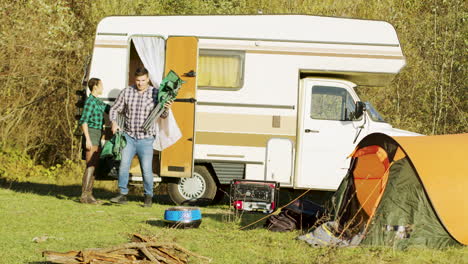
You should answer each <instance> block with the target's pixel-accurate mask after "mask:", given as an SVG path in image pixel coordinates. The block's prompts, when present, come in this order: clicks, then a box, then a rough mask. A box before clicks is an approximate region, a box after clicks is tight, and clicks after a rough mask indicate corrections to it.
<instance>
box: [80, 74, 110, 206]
mask: <svg viewBox="0 0 468 264" xmlns="http://www.w3.org/2000/svg"><path fill="white" fill-rule="evenodd" d="M88 88H89V90H90V91H91V94H90V95H89V97H88V98H87V99H86V102H85V105H84V109H83V113H82V115H81V118H80V121H79V124H80V126H81V129H82V130H83V134H84V140H85V141H86V144H85V146H86V170H85V172H84V175H83V183H82V188H81V198H80V202H82V203H86V204H97V201H96V199H95V198H94V197H93V184H94V171H95V169H96V166H97V165H98V162H99V151H100V146H99V145H100V141H101V136H102V125H103V123H104V112H106V113H109V109H110V106H109V105H108V104H106V103H104V102H103V101H101V100H100V99H99V98H97V97H98V96H99V95H101V94H102V90H103V86H102V81H101V80H100V79H98V78H91V79H89V81H88Z"/></svg>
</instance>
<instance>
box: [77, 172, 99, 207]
mask: <svg viewBox="0 0 468 264" xmlns="http://www.w3.org/2000/svg"><path fill="white" fill-rule="evenodd" d="M93 185H94V167H87V168H86V170H85V173H84V175H83V182H82V186H81V198H80V202H81V203H86V204H97V203H98V202H97V201H96V199H94V197H93Z"/></svg>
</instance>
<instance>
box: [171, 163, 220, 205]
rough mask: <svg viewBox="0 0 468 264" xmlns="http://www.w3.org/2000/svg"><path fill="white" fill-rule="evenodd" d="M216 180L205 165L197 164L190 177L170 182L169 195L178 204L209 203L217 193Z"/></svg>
mask: <svg viewBox="0 0 468 264" xmlns="http://www.w3.org/2000/svg"><path fill="white" fill-rule="evenodd" d="M216 190H217V186H216V182H215V181H214V179H213V177H212V176H211V174H210V172H209V171H208V169H207V168H206V167H205V166H201V165H197V166H195V169H194V171H193V176H192V177H190V178H180V180H179V181H178V182H177V183H169V188H168V191H169V196H170V197H171V199H172V201H173V202H174V203H176V204H190V205H207V204H210V203H211V202H212V201H213V199H214V198H215V195H216Z"/></svg>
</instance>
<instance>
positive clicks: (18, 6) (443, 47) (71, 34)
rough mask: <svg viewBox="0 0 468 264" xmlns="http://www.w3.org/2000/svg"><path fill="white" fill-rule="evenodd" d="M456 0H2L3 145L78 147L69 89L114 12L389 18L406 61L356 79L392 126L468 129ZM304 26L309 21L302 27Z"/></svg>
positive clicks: (74, 153) (57, 155) (461, 12)
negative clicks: (378, 82) (379, 83)
mask: <svg viewBox="0 0 468 264" xmlns="http://www.w3.org/2000/svg"><path fill="white" fill-rule="evenodd" d="M466 7H467V5H466V3H465V2H464V1H462V0H433V1H420V0H381V1H366V0H355V1H352V2H350V1H337V0H257V1H251V0H250V1H249V0H158V1H156V0H155V1H144V0H133V1H121V0H96V1H78V0H18V1H2V2H1V3H0V13H1V14H2V15H1V18H0V19H1V23H0V69H1V71H0V80H1V83H2V89H0V106H1V107H0V150H1V149H5V148H14V149H17V150H19V151H20V152H22V153H24V154H27V155H29V156H30V157H32V158H33V159H34V160H35V161H36V162H38V163H42V164H48V165H52V164H56V163H61V162H63V161H65V160H75V159H78V158H79V156H80V153H79V149H80V146H79V140H80V138H79V137H77V136H76V135H77V134H78V133H77V121H76V120H75V114H76V106H75V103H76V100H77V97H76V95H75V91H77V90H79V89H81V83H80V81H81V78H82V75H83V66H84V64H85V61H86V59H87V57H88V56H89V55H91V52H92V46H93V41H94V34H95V30H96V26H97V24H98V22H99V21H100V20H101V19H102V18H104V17H106V16H110V15H196V14H226V15H229V14H309V15H320V16H337V17H349V18H361V19H373V20H384V21H387V22H389V23H391V24H392V25H393V26H394V27H395V29H396V31H397V34H398V36H399V38H400V42H401V45H402V48H403V52H404V55H405V56H406V60H407V65H406V67H405V68H404V69H403V71H402V72H401V73H400V74H399V75H398V76H397V77H396V78H395V79H394V81H393V82H392V83H391V84H390V85H389V86H388V87H384V88H382V87H359V88H358V89H357V91H358V93H359V94H360V96H361V98H363V99H365V100H368V101H370V102H371V103H372V104H373V105H374V106H375V107H376V108H377V109H378V110H379V112H380V113H381V114H382V115H383V116H384V118H385V119H386V121H388V122H389V123H390V124H392V125H394V126H395V127H398V128H401V129H406V130H410V131H414V132H418V133H422V134H426V135H437V134H453V133H466V132H468V129H467V128H468V100H467V93H468V89H467V85H466V84H467V83H468V82H467V73H466V60H467V56H466V48H467V44H468V39H467V37H466V36H467V35H468V34H467V23H466V20H467V18H468V16H467V14H468V13H467V8H466ZM305 30H306V29H305Z"/></svg>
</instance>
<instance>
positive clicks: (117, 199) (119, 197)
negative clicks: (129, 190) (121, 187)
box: [110, 194, 127, 204]
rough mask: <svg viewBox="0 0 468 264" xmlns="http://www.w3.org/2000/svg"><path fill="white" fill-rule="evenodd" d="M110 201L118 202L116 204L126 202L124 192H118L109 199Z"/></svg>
mask: <svg viewBox="0 0 468 264" xmlns="http://www.w3.org/2000/svg"><path fill="white" fill-rule="evenodd" d="M110 201H111V202H112V203H118V204H126V203H127V195H125V194H119V195H117V196H116V197H114V198H112V199H110Z"/></svg>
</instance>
